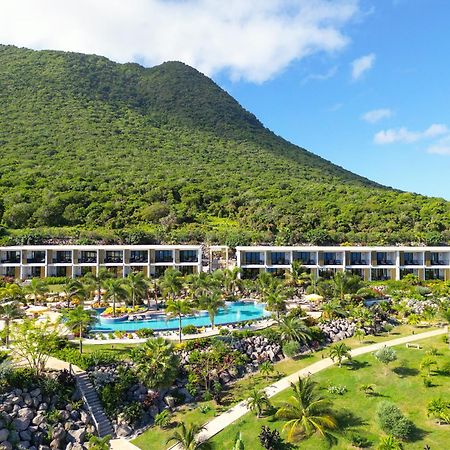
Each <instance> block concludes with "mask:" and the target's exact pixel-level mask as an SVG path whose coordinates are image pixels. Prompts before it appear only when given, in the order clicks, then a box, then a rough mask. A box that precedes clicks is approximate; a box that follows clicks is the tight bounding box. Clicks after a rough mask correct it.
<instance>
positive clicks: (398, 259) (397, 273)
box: [395, 250, 400, 280]
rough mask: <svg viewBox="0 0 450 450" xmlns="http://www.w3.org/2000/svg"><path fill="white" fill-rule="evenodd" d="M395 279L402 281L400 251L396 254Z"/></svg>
mask: <svg viewBox="0 0 450 450" xmlns="http://www.w3.org/2000/svg"><path fill="white" fill-rule="evenodd" d="M395 279H396V280H400V250H398V251H396V252H395Z"/></svg>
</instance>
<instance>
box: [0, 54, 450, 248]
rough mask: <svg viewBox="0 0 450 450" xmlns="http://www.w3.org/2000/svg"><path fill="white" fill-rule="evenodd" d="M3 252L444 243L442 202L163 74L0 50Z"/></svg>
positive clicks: (197, 77) (180, 77) (448, 220)
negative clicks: (324, 154)
mask: <svg viewBox="0 0 450 450" xmlns="http://www.w3.org/2000/svg"><path fill="white" fill-rule="evenodd" d="M0 105H1V108H0V152H1V160H0V221H1V224H2V226H3V228H2V229H1V231H0V234H1V235H2V236H3V237H1V238H0V239H1V242H3V243H13V242H17V243H35V242H41V241H49V240H50V239H51V238H58V239H65V238H70V239H72V240H73V241H74V242H80V243H81V242H93V241H103V242H113V241H117V242H129V243H151V242H176V241H179V242H198V241H204V240H206V241H211V242H221V243H228V244H230V245H235V244H244V243H250V242H255V243H256V242H260V243H269V242H276V243H285V244H292V243H315V244H324V243H342V242H354V243H397V242H403V243H408V242H415V243H418V242H426V243H436V244H437V243H446V242H448V241H449V237H450V233H449V231H448V230H449V225H450V207H449V205H450V204H449V202H446V201H445V200H443V199H438V198H427V197H425V196H421V195H416V194H410V193H404V192H400V191H396V190H393V189H390V188H386V187H383V186H380V185H378V184H376V183H374V182H371V181H370V180H367V179H365V178H362V177H359V176H357V175H355V174H352V173H351V172H349V171H346V170H344V169H342V168H340V167H338V166H336V165H333V164H331V163H330V162H328V161H326V160H324V159H322V158H320V157H318V156H316V155H314V154H312V153H310V152H308V151H306V150H304V149H302V148H299V147H297V146H295V145H293V144H291V143H289V142H287V141H285V140H283V139H282V138H280V137H278V136H276V135H274V134H273V133H272V132H270V131H269V130H267V129H266V128H264V126H263V125H262V124H261V123H260V122H259V121H258V120H257V118H256V117H255V116H254V115H252V114H251V113H249V112H247V111H245V110H244V109H243V108H242V107H241V106H240V105H239V104H238V103H237V102H236V101H235V100H234V99H233V98H232V97H230V96H229V95H228V94H227V93H226V92H225V91H223V90H222V89H220V88H219V87H218V86H217V85H216V84H215V83H214V82H213V81H211V80H210V79H209V78H207V77H205V76H204V75H202V74H201V73H199V72H198V71H196V70H195V69H193V68H191V67H189V66H186V65H184V64H182V63H178V62H168V63H164V64H162V65H159V66H156V67H153V68H150V69H146V68H143V67H141V66H139V65H137V64H117V63H113V62H111V61H109V60H108V59H106V58H103V57H98V56H88V55H83V54H77V53H65V52H56V51H39V52H38V51H32V50H27V49H18V48H16V47H12V46H0Z"/></svg>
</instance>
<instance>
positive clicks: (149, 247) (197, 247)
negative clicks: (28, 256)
mask: <svg viewBox="0 0 450 450" xmlns="http://www.w3.org/2000/svg"><path fill="white" fill-rule="evenodd" d="M201 248H202V246H201V245H181V244H176V245H150V244H149V245H126V244H123V245H51V244H47V245H45V244H44V245H11V246H7V247H0V250H3V251H11V250H200V249H201Z"/></svg>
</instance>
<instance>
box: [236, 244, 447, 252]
mask: <svg viewBox="0 0 450 450" xmlns="http://www.w3.org/2000/svg"><path fill="white" fill-rule="evenodd" d="M236 250H237V251H253V252H258V251H259V252H262V251H267V250H271V251H275V252H289V251H309V252H317V251H325V252H337V251H341V252H342V251H354V252H364V251H366V252H368V251H374V250H375V251H377V250H379V251H383V252H396V251H406V252H423V251H432V252H445V251H450V246H442V247H426V246H422V247H408V246H398V247H396V246H382V245H379V246H378V245H377V246H354V245H352V246H346V245H341V246H339V245H334V246H318V245H311V246H308V245H299V246H297V245H293V246H271V245H254V246H252V245H248V246H237V247H236Z"/></svg>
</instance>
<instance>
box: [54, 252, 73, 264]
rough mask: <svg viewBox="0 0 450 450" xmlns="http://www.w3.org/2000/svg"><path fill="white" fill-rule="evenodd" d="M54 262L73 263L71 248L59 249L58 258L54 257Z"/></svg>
mask: <svg viewBox="0 0 450 450" xmlns="http://www.w3.org/2000/svg"><path fill="white" fill-rule="evenodd" d="M53 262H54V263H71V262H72V252H71V251H70V250H68V251H66V250H64V251H57V252H56V258H53Z"/></svg>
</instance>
